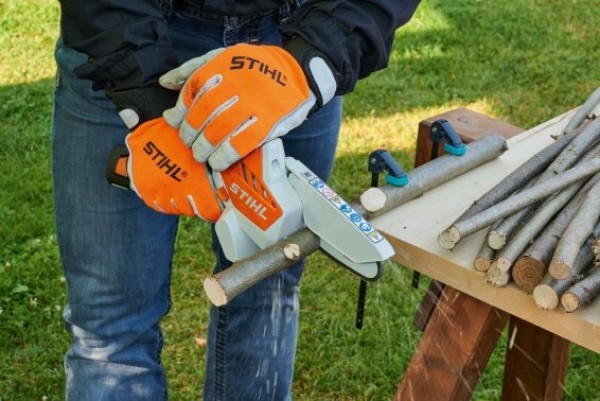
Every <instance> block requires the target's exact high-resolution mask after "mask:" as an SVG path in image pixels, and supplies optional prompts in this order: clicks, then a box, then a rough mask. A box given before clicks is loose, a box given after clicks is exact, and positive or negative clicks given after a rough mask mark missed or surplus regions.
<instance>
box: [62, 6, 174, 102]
mask: <svg viewBox="0 0 600 401" xmlns="http://www.w3.org/2000/svg"><path fill="white" fill-rule="evenodd" d="M60 5H61V36H62V40H63V41H64V43H65V45H67V46H69V47H72V48H74V49H75V50H78V51H81V52H83V53H85V54H87V55H88V57H89V60H88V62H87V63H85V64H83V65H82V66H79V67H78V68H76V70H75V73H76V74H77V76H79V77H80V78H84V79H90V80H92V81H93V83H94V87H95V88H106V89H107V91H122V90H128V89H134V88H140V87H147V86H153V85H157V82H158V77H159V76H160V75H161V74H163V73H164V72H166V71H168V70H170V69H172V68H174V67H176V66H177V58H176V56H175V53H174V51H173V49H172V47H171V43H170V41H169V37H168V32H167V24H166V21H165V20H164V16H163V12H162V10H161V7H160V0H102V1H98V0H60Z"/></svg>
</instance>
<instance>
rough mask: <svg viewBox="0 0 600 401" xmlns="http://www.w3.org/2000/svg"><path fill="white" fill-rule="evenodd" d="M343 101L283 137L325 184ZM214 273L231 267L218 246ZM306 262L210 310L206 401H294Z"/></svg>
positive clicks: (293, 153)
mask: <svg viewBox="0 0 600 401" xmlns="http://www.w3.org/2000/svg"><path fill="white" fill-rule="evenodd" d="M340 114H341V99H340V98H335V99H334V100H333V101H332V102H331V103H329V104H328V105H327V106H326V107H325V108H324V109H322V110H320V111H319V112H318V113H316V114H315V115H314V116H313V117H312V118H311V119H309V120H307V121H306V122H305V123H304V124H302V125H301V126H300V127H298V128H297V129H295V130H294V131H292V132H290V133H289V134H287V135H286V136H284V137H283V141H284V146H285V149H286V155H288V156H292V157H294V158H297V159H299V160H301V161H302V162H303V163H304V164H306V165H307V167H309V168H310V169H311V170H313V171H314V172H315V173H316V174H318V175H319V176H320V177H322V178H323V179H327V178H328V177H329V174H330V172H331V169H332V167H333V160H334V155H335V147H336V143H337V137H338V132H339V122H340ZM213 248H214V250H215V253H216V255H217V256H218V258H217V266H216V268H215V271H221V270H223V269H225V268H227V267H228V266H229V265H230V263H229V262H228V261H227V260H226V258H225V256H224V255H223V252H222V250H221V249H220V246H219V244H218V241H214V243H213ZM303 267H304V262H301V263H297V264H295V265H293V266H291V267H289V268H287V269H285V270H284V271H282V272H280V273H278V274H276V275H274V276H272V277H270V278H267V279H265V280H263V281H262V282H260V283H258V284H256V285H254V286H253V287H251V288H250V289H248V290H247V291H245V292H243V293H242V294H240V295H239V296H238V297H236V298H234V299H233V300H232V301H231V302H229V303H228V304H227V305H226V306H223V307H220V308H216V307H212V309H211V315H210V316H211V320H210V326H209V340H208V344H209V346H208V352H207V377H206V382H205V387H204V397H205V398H204V399H205V400H211V401H213V400H214V401H234V400H253V401H258V400H276V401H289V400H291V399H292V398H291V387H292V380H293V375H294V359H295V353H296V343H297V332H298V317H299V315H298V313H299V293H300V290H299V281H300V277H301V275H302V271H303Z"/></svg>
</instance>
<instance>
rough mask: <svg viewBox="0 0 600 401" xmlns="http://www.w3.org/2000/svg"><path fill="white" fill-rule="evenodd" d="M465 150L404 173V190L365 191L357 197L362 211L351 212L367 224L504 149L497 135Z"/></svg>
mask: <svg viewBox="0 0 600 401" xmlns="http://www.w3.org/2000/svg"><path fill="white" fill-rule="evenodd" d="M466 146H467V152H466V153H465V155H464V156H459V157H457V156H449V155H444V156H442V157H438V158H435V159H433V160H431V161H430V162H428V163H426V164H423V165H421V166H419V167H416V168H415V169H414V170H412V171H411V172H409V173H408V182H409V184H408V185H407V186H406V187H396V186H393V185H382V186H380V187H372V188H369V189H368V190H366V191H365V192H363V193H362V194H361V195H360V197H359V200H360V205H361V206H362V207H358V206H357V207H356V208H355V209H356V210H357V211H358V212H359V213H361V214H363V216H364V217H365V219H367V220H368V219H369V218H372V217H375V216H376V215H380V214H383V213H385V212H387V211H389V210H391V209H394V208H396V207H398V206H399V205H402V204H404V203H406V202H408V201H409V200H411V199H414V198H416V197H417V196H420V195H422V194H424V193H425V192H426V191H428V190H430V189H432V188H435V187H437V186H438V185H441V184H442V183H444V182H446V181H448V180H450V179H451V178H454V177H457V176H459V175H461V174H463V173H465V172H467V171H470V170H472V169H473V168H475V167H477V166H480V165H481V164H483V163H485V162H488V161H490V160H493V159H495V158H497V157H498V156H500V154H502V153H503V152H504V151H505V150H506V149H507V145H506V140H505V139H504V137H503V136H502V135H500V134H490V135H487V136H484V137H483V138H481V139H479V140H477V141H475V142H471V143H470V144H468V145H466Z"/></svg>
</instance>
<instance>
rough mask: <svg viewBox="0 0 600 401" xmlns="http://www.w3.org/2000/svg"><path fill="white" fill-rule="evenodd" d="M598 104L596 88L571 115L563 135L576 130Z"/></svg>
mask: <svg viewBox="0 0 600 401" xmlns="http://www.w3.org/2000/svg"><path fill="white" fill-rule="evenodd" d="M598 103H600V88H597V89H596V90H595V91H594V92H592V94H591V95H590V96H589V97H588V98H587V99H586V101H585V102H584V103H583V105H581V107H580V108H579V109H577V111H576V112H575V114H573V116H572V117H571V119H570V120H569V122H568V123H567V125H566V126H565V129H564V130H563V132H564V133H566V134H567V133H569V132H571V131H573V130H575V129H577V128H578V127H579V126H580V125H581V123H583V121H584V120H585V119H586V118H587V117H588V115H589V114H590V113H591V112H592V111H593V110H594V108H595V107H596V106H597V105H598Z"/></svg>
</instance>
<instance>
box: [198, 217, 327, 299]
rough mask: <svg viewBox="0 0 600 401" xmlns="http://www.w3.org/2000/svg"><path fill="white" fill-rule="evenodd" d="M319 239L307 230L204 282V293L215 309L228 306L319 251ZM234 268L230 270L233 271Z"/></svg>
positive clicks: (237, 263) (235, 264)
mask: <svg viewBox="0 0 600 401" xmlns="http://www.w3.org/2000/svg"><path fill="white" fill-rule="evenodd" d="M319 244H320V240H319V237H317V236H316V235H315V234H314V233H313V232H312V231H310V230H308V229H306V228H305V229H303V230H300V231H298V232H296V233H294V234H292V235H290V236H289V237H287V238H286V239H285V240H284V241H282V242H279V243H277V244H274V245H271V246H270V247H268V248H265V249H263V250H262V251H260V252H258V253H256V254H254V255H252V256H250V257H249V258H246V259H244V260H242V261H239V262H236V263H234V264H233V265H232V266H231V267H229V268H228V269H225V270H223V271H221V272H219V273H216V274H214V275H212V276H210V277H208V278H206V279H205V280H204V292H205V293H206V295H207V296H208V298H209V299H210V300H211V302H212V303H213V304H214V305H215V306H223V305H226V304H227V303H228V302H229V301H231V300H232V299H233V298H235V297H236V296H237V295H239V294H241V293H242V292H244V291H246V290H247V289H248V288H250V287H252V286H253V285H254V284H256V283H258V282H260V281H262V280H264V279H266V278H267V277H270V276H272V275H274V274H276V273H278V272H279V271H281V270H283V269H285V268H286V267H288V266H291V265H292V264H294V263H296V262H297V261H298V260H300V259H301V258H304V257H306V256H308V255H310V254H311V253H313V252H314V251H316V250H317V249H319ZM232 268H233V269H234V270H232V271H230V270H231V269H232Z"/></svg>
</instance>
